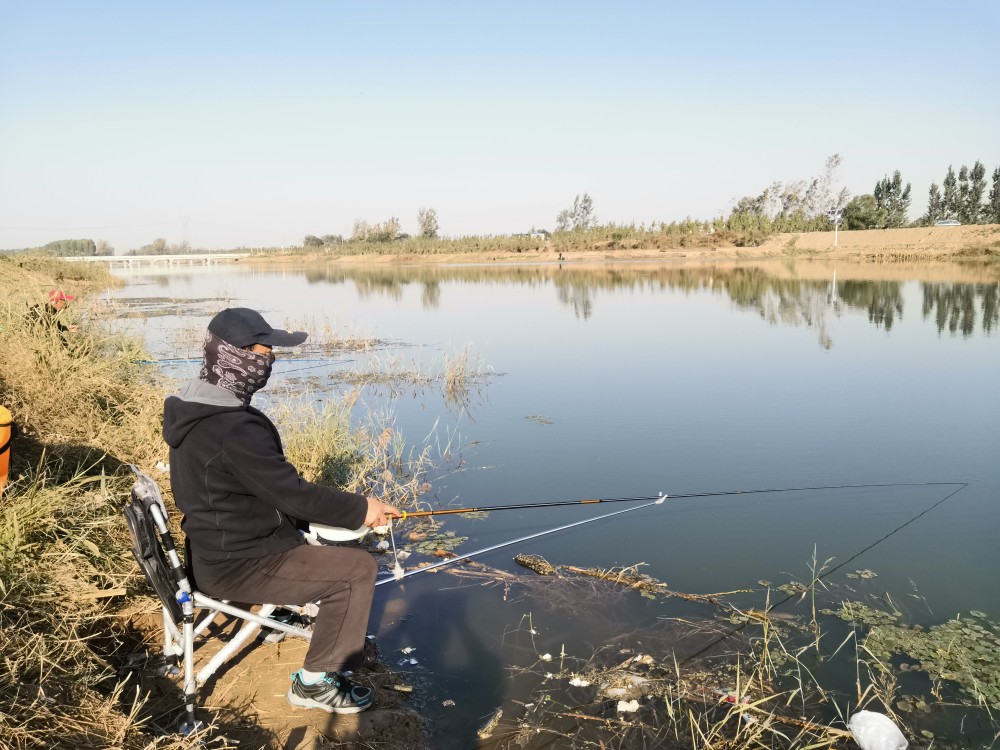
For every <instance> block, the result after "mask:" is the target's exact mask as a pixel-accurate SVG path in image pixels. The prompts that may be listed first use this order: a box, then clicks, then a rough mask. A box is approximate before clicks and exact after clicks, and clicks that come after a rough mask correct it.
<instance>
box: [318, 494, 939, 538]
mask: <svg viewBox="0 0 1000 750" xmlns="http://www.w3.org/2000/svg"><path fill="white" fill-rule="evenodd" d="M948 484H953V483H951V482H885V483H869V484H827V485H817V486H812V487H780V488H771V489H761V490H727V491H725V492H691V493H687V494H682V495H667V494H666V493H661V494H659V495H641V496H634V497H602V498H593V499H587V500H555V501H551V502H544V503H523V504H520V505H484V506H481V507H478V508H443V509H440V510H416V511H406V510H404V511H401V513H402V515H400V516H399V520H400V521H405V520H406V519H408V518H425V517H427V516H444V515H456V514H462V513H489V512H492V511H495V510H523V509H531V508H558V507H564V506H569V505H596V504H598V503H634V502H650V501H659V502H662V501H663V500H667V499H670V500H685V499H692V498H706V497H732V496H734V495H762V494H768V493H778V492H813V491H818V490H847V489H874V488H888V487H934V486H939V485H948ZM370 531H373V529H372V528H371V527H370V526H361V527H359V528H357V529H345V528H340V527H337V526H323V525H321V524H316V523H314V524H311V525H310V532H309V535H310V536H312V537H313V538H314V539H317V540H323V541H328V542H352V541H357V540H359V539H361V538H363V537H364V536H365V535H366V534H368V533H369V532H370ZM374 531H375V533H377V534H380V535H384V534H386V533H388V527H386V526H379V527H376V528H375V529H374Z"/></svg>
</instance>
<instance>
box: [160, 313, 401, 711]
mask: <svg viewBox="0 0 1000 750" xmlns="http://www.w3.org/2000/svg"><path fill="white" fill-rule="evenodd" d="M305 339H306V334H305V333H302V332H294V333H293V332H289V331H282V330H278V329H275V328H272V327H271V326H270V325H268V323H267V322H266V321H265V320H264V318H263V317H262V316H261V314H260V313H258V312H256V311H254V310H249V309H247V308H232V309H228V310H223V311H222V312H220V313H219V314H218V315H216V316H215V317H214V318H212V321H211V322H210V323H209V324H208V331H207V333H206V335H205V360H204V365H203V366H202V368H201V373H200V375H199V376H198V378H197V379H195V380H192V381H190V382H189V383H188V384H187V385H185V386H184V387H183V388H182V389H181V391H180V393H178V394H177V395H176V396H170V397H168V398H167V400H166V402H165V404H164V409H163V437H164V439H165V440H166V441H167V444H168V445H169V446H170V482H171V485H172V487H173V493H174V499H175V501H176V503H177V507H178V508H180V509H181V511H182V512H183V513H184V519H183V521H182V523H181V528H183V530H184V533H185V534H186V535H187V540H188V543H189V545H190V547H189V549H190V554H189V558H190V559H189V560H188V564H189V565H190V567H191V570H192V572H193V577H194V580H195V582H196V585H197V587H198V589H199V590H201V591H204V592H205V593H206V594H209V595H210V596H215V597H218V598H220V599H230V600H235V601H240V602H253V603H257V604H263V603H273V604H289V605H304V604H309V603H310V602H316V601H319V612H318V614H317V615H316V618H315V620H314V621H313V631H312V640H311V641H310V643H309V650H308V651H307V652H306V657H305V662H304V665H303V667H302V669H300V670H299V671H298V672H296V673H295V674H293V675H292V685H291V687H290V688H289V689H288V694H287V696H286V698H287V699H288V702H289V703H290V704H292V705H293V706H298V707H303V708H318V709H321V710H323V711H326V712H328V713H340V714H347V713H357V712H359V711H364V710H365V709H366V708H369V707H370V706H371V705H372V703H373V700H374V694H373V692H372V690H371V689H370V688H367V687H363V686H361V685H355V684H354V683H353V682H351V681H350V680H349V679H348V677H347V675H346V674H345V672H347V671H348V670H352V669H355V668H356V667H357V666H358V664H359V662H361V661H362V657H363V649H364V644H365V632H366V630H367V626H368V617H369V614H370V610H371V602H372V597H373V595H374V591H375V576H376V573H377V572H378V564H377V563H376V562H375V559H374V558H373V557H372V556H371V554H369V553H368V552H365V551H364V550H361V549H356V548H355V549H352V548H348V547H327V546H314V545H310V544H307V543H306V541H305V539H304V538H303V536H302V534H301V533H300V532H299V529H298V528H297V527H298V526H299V522H301V521H305V522H313V523H320V524H327V525H330V526H341V527H346V528H349V529H355V528H358V527H360V526H361V525H365V526H382V525H385V524H387V523H388V519H389V517H391V516H394V517H397V518H398V517H399V516H400V515H401V513H400V511H399V509H398V508H395V507H394V506H392V505H388V504H386V503H383V502H381V501H380V500H378V499H377V498H374V497H365V496H364V495H357V494H355V493H353V492H345V491H343V490H339V489H334V488H332V487H326V486H324V485H320V484H313V483H312V482H307V481H305V480H304V479H302V478H301V477H300V476H299V474H298V472H297V471H296V469H295V467H294V466H292V465H291V464H290V463H289V462H288V461H287V460H286V459H285V454H284V451H283V449H282V446H281V438H280V437H279V435H278V430H277V429H276V428H275V426H274V425H273V424H272V423H271V420H269V419H268V418H267V417H266V416H265V415H264V414H263V413H262V412H260V411H258V410H257V409H255V408H254V407H253V406H251V405H250V400H251V399H252V398H253V394H254V393H256V392H257V391H259V390H260V389H261V388H263V387H264V386H265V385H266V383H267V381H268V378H269V377H270V375H271V366H272V365H273V364H274V355H273V354H272V353H271V350H272V347H276V346H298V345H299V344H301V343H302V342H303V341H305Z"/></svg>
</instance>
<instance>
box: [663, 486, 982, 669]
mask: <svg viewBox="0 0 1000 750" xmlns="http://www.w3.org/2000/svg"><path fill="white" fill-rule="evenodd" d="M945 485H947V486H955V485H958V487H957V489H955V490H952V491H951V492H949V493H948V494H947V495H945V496H944V497H943V498H941V499H940V500H938V501H936V502H935V503H933V504H932V505H930V506H928V507H927V508H924V509H923V510H922V511H920V512H919V513H917V515H915V516H914V517H913V518H911V519H910V520H908V521H907V522H906V523H904V524H902V525H900V526H897V527H896V528H895V529H893V530H892V531H890V532H889V533H888V534H886V535H885V536H883V537H881V538H880V539H876V540H875V541H874V542H872V543H871V544H869V545H868V546H867V547H865V548H864V549H862V550H860V551H858V552H856V553H854V554H853V555H851V557H849V558H847V559H846V560H844V562H842V563H840V564H839V565H837V566H835V567H833V568H831V569H830V570H828V571H826V572H825V573H824V574H823V575H821V576H816V577H815V578H814V579H813V581H812V583H811V585H812V586H815V585H816V584H817V583H819V582H820V581H822V580H823V579H825V578H827V577H828V576H831V575H833V574H834V573H836V572H837V571H838V570H840V569H841V568H843V567H844V566H845V565H848V564H850V563H852V562H854V561H855V560H857V559H858V558H859V557H861V556H862V555H863V554H865V553H866V552H869V551H871V550H872V549H874V548H875V547H877V546H878V545H880V544H881V543H882V542H884V541H885V540H886V539H888V538H889V537H891V536H893V535H895V534H897V533H899V532H900V531H902V530H903V529H905V528H906V527H907V526H909V525H910V524H911V523H913V522H915V521H917V520H918V519H919V518H922V517H923V516H925V515H927V514H928V513H930V512H931V511H932V510H934V509H935V508H937V507H938V506H939V505H942V504H944V503H945V502H947V501H948V500H950V499H951V498H953V497H954V496H955V495H957V494H958V493H959V492H961V491H962V490H964V489H965V488H966V487H968V486H969V483H968V482H919V483H904V484H902V485H884V486H888V487H893V486H902V487H914V486H915V487H935V486H945ZM875 486H882V485H875ZM801 595H802V592H799V593H795V594H786V595H785V598H784V599H779V600H778V601H777V602H775V603H774V604H772V605H771V606H770V607H768V609H767V612H771V611H772V610H774V609H777V608H778V607H780V606H781V605H782V604H785V603H786V602H788V601H789V600H791V599H795V598H796V597H799V596H801ZM749 624H750V623H749V621H747V622H743V623H740V624H739V625H737V626H736V627H734V628H732V629H731V630H729V631H728V632H726V633H723V634H722V635H720V636H717V637H716V638H714V639H713V640H711V641H710V642H709V643H708V644H707V645H705V646H703V647H702V648H700V649H699V650H698V651H696V652H695V653H693V654H691V655H690V656H687V657H685V658H683V659H681V660H680V663H681V664H686V663H687V662H689V661H691V660H692V659H696V658H697V657H699V656H701V655H702V654H704V653H705V652H706V651H708V650H709V649H712V648H714V647H715V646H718V645H719V644H720V643H722V642H723V641H726V640H728V639H729V638H731V637H732V636H734V635H736V634H737V633H740V632H742V631H743V630H744V629H745V628H746V626H747V625H749Z"/></svg>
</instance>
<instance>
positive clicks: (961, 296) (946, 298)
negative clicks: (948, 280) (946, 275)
mask: <svg viewBox="0 0 1000 750" xmlns="http://www.w3.org/2000/svg"><path fill="white" fill-rule="evenodd" d="M923 292H924V310H923V312H924V319H925V320H926V319H928V318H931V317H933V319H934V322H935V323H936V324H937V329H938V333H942V332H943V331H944V329H945V328H947V329H948V332H949V333H951V334H952V335H955V334H957V333H958V332H959V331H961V333H962V336H971V335H972V334H973V333H975V330H976V307H977V305H976V301H977V300H979V301H980V304H979V305H978V307H979V308H980V310H982V316H983V317H982V326H983V333H985V334H989V333H992V332H993V329H994V327H995V326H996V325H997V323H998V322H1000V308H998V304H997V303H998V298H1000V286H998V285H997V284H924V285H923Z"/></svg>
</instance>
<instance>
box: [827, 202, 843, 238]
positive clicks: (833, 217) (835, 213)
mask: <svg viewBox="0 0 1000 750" xmlns="http://www.w3.org/2000/svg"><path fill="white" fill-rule="evenodd" d="M827 216H828V217H829V219H830V222H831V223H832V224H833V246H834V247H836V246H837V233H838V230H839V229H840V225H841V223H842V222H843V216H844V212H843V211H842V210H841V209H839V208H837V207H836V206H835V207H833V208H831V209H830V211H829V212H828V213H827Z"/></svg>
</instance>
